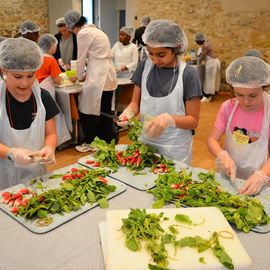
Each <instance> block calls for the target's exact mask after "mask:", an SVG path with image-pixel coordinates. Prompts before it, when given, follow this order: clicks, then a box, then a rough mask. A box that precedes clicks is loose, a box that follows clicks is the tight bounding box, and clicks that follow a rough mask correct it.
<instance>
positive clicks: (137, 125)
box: [128, 117, 143, 142]
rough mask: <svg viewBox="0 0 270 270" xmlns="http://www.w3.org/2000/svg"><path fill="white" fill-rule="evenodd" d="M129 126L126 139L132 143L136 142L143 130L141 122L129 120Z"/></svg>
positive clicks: (134, 119) (133, 119)
mask: <svg viewBox="0 0 270 270" xmlns="http://www.w3.org/2000/svg"><path fill="white" fill-rule="evenodd" d="M129 124H130V128H129V131H128V138H129V139H130V140H131V141H132V142H138V141H139V138H140V136H141V133H142V129H143V126H142V122H141V121H140V120H138V119H136V118H134V117H133V118H131V119H130V120H129Z"/></svg>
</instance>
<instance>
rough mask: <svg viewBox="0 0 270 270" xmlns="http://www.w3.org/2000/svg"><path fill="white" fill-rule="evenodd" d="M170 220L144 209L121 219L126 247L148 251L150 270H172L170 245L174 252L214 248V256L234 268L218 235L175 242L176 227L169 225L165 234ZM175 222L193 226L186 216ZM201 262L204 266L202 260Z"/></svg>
mask: <svg viewBox="0 0 270 270" xmlns="http://www.w3.org/2000/svg"><path fill="white" fill-rule="evenodd" d="M166 220H168V218H166V217H164V213H163V212H160V213H159V214H155V213H147V212H146V210H145V209H131V210H130V212H129V215H128V217H127V218H123V219H122V227H121V231H122V232H123V233H124V235H125V237H126V240H125V245H126V247H127V248H128V249H129V250H131V251H133V252H137V251H140V250H141V249H142V248H143V244H144V248H145V249H146V250H147V251H148V252H149V254H150V255H151V258H152V260H153V262H154V263H156V265H154V264H150V263H149V264H148V268H149V269H150V270H151V269H152V270H169V268H167V267H168V265H169V259H170V258H171V257H172V256H169V254H168V251H167V249H166V246H167V245H169V244H171V245H173V246H174V248H175V250H176V249H177V248H183V247H190V248H195V249H197V251H198V252H199V253H201V252H203V251H205V250H207V249H211V250H212V252H213V254H214V256H216V257H217V258H218V260H219V261H220V262H221V263H222V264H223V265H224V266H225V267H226V268H227V269H234V265H233V262H232V259H231V257H230V256H229V255H228V254H227V253H226V251H225V250H224V248H223V246H222V245H221V244H220V242H219V235H218V233H217V232H213V234H212V235H211V237H210V239H203V238H202V237H200V236H192V237H191V236H188V237H183V238H181V239H179V240H177V239H176V235H177V234H178V231H177V230H176V229H175V226H173V225H171V226H169V228H168V229H169V231H170V232H166V231H165V230H164V229H163V228H162V226H161V223H162V222H164V221H166ZM175 220H176V221H177V220H179V221H180V222H184V223H188V224H192V223H193V222H192V220H191V219H190V218H189V217H188V216H186V215H176V216H175ZM200 262H201V263H205V261H204V259H203V257H200Z"/></svg>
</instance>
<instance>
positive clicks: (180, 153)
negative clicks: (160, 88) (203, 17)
mask: <svg viewBox="0 0 270 270" xmlns="http://www.w3.org/2000/svg"><path fill="white" fill-rule="evenodd" d="M152 66H153V64H152V62H151V60H150V59H147V60H146V62H145V67H144V71H143V75H142V86H141V104H140V114H141V121H143V119H144V116H147V115H149V116H157V115H160V114H162V113H168V114H178V115H185V104H184V100H183V71H184V69H185V66H186V64H185V63H183V62H180V64H179V75H178V80H177V83H176V85H175V87H174V89H173V90H172V91H171V93H170V94H169V95H168V96H165V97H151V96H150V95H149V93H148V90H147V87H146V83H147V78H148V74H149V72H150V70H151V68H152ZM141 139H142V141H143V142H145V143H147V144H149V145H151V146H153V147H155V148H156V149H157V150H158V151H159V153H160V154H162V155H164V156H166V157H167V158H171V159H174V160H178V161H181V162H184V163H186V164H191V157H192V133H191V130H185V129H179V128H176V127H168V128H167V129H165V131H164V132H163V133H162V134H161V136H160V137H159V138H158V139H150V140H149V139H146V138H145V137H144V136H143V135H142V137H141Z"/></svg>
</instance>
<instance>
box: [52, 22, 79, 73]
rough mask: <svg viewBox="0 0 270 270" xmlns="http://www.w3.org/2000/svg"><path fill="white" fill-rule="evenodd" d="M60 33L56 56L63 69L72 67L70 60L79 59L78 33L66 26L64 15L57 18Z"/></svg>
mask: <svg viewBox="0 0 270 270" xmlns="http://www.w3.org/2000/svg"><path fill="white" fill-rule="evenodd" d="M55 24H56V26H57V27H58V33H57V34H55V35H54V36H55V37H56V39H57V41H58V44H57V48H56V52H55V53H54V55H53V56H54V58H55V59H56V60H57V61H58V63H59V66H60V68H61V70H62V71H65V70H69V69H70V61H71V60H76V59H77V50H78V48H77V38H76V35H75V34H74V33H72V32H70V31H69V30H68V28H67V26H66V23H65V19H64V17H61V18H59V19H57V20H56V22H55Z"/></svg>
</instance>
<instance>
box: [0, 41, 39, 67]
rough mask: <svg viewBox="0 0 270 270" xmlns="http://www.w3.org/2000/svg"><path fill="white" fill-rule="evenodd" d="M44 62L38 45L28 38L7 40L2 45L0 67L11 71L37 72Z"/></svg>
mask: <svg viewBox="0 0 270 270" xmlns="http://www.w3.org/2000/svg"><path fill="white" fill-rule="evenodd" d="M42 61H43V54H42V51H41V50H40V48H39V47H38V45H37V44H36V43H35V42H33V41H31V40H29V39H26V38H22V37H21V38H7V39H6V40H4V41H2V42H1V43H0V67H1V68H5V69H7V70H10V71H36V70H37V69H39V67H40V66H41V64H42Z"/></svg>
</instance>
